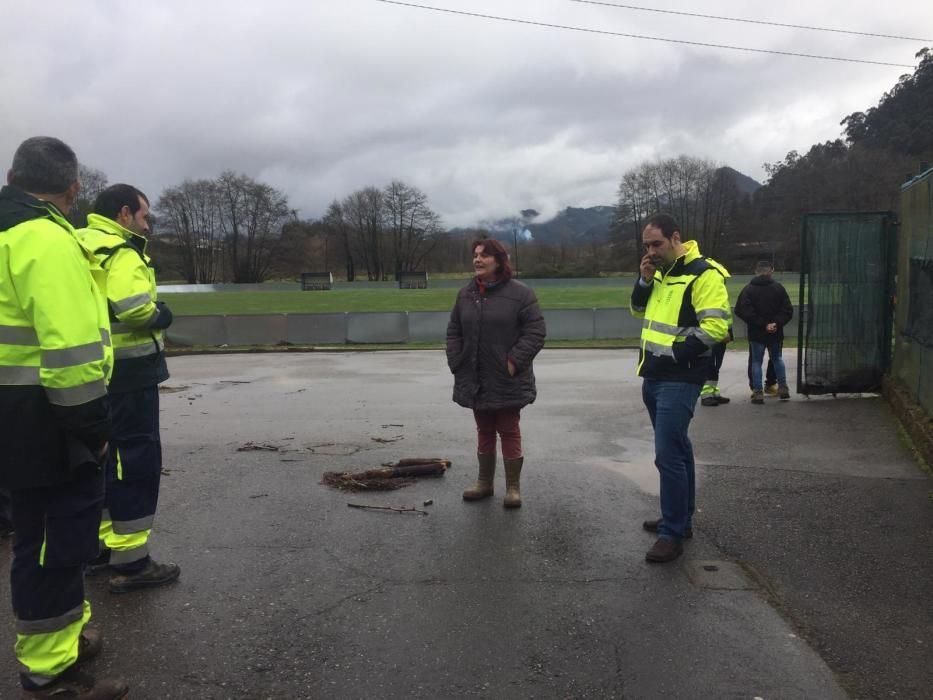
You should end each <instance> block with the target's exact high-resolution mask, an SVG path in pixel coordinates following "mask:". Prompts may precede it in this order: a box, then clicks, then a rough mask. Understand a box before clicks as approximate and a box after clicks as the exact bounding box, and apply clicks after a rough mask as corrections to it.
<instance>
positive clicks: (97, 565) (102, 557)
mask: <svg viewBox="0 0 933 700" xmlns="http://www.w3.org/2000/svg"><path fill="white" fill-rule="evenodd" d="M112 551H113V550H111V549H108V548H107V547H101V548H100V554H98V555H97V556H96V557H94V558H93V559H91V561H89V562H88V563H87V565H86V566H85V567H84V573H85V574H86V575H87V576H97V574H101V573H103V572H105V571H106V570H107V569H109V568H110V553H111V552H112Z"/></svg>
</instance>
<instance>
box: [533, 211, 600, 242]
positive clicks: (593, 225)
mask: <svg viewBox="0 0 933 700" xmlns="http://www.w3.org/2000/svg"><path fill="white" fill-rule="evenodd" d="M615 211H616V210H615V207H611V206H597V207H586V208H582V207H567V208H566V209H564V210H563V211H561V212H560V213H559V214H557V216H555V217H554V218H553V219H551V220H550V221H545V222H543V223H540V224H529V225H528V232H529V233H531V235H532V237H533V238H534V240H536V241H540V242H542V243H559V242H561V241H562V240H563V241H566V240H568V239H570V240H571V241H575V242H587V243H603V242H605V241H607V240H609V228H610V227H611V226H612V222H613V220H614V219H615Z"/></svg>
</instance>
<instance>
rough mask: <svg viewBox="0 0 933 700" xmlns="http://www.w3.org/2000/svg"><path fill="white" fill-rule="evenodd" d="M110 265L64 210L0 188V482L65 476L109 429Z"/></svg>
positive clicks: (89, 459) (19, 483) (14, 484)
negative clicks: (106, 292) (106, 269)
mask: <svg viewBox="0 0 933 700" xmlns="http://www.w3.org/2000/svg"><path fill="white" fill-rule="evenodd" d="M104 284H105V280H104V275H103V271H102V270H100V268H99V267H98V266H97V264H96V262H95V259H94V256H93V255H92V254H91V253H90V252H89V251H87V250H86V249H85V248H84V247H83V246H82V245H81V244H80V242H79V241H78V239H77V238H76V237H75V233H74V229H73V228H72V227H71V225H70V224H69V223H68V222H67V221H66V219H65V217H64V216H63V215H62V214H61V212H60V211H58V209H57V208H56V207H55V206H54V205H52V204H50V203H48V202H44V201H41V200H38V199H36V198H35V197H32V196H31V195H29V194H27V193H25V192H23V191H21V190H19V189H17V188H15V187H10V186H7V187H4V188H3V189H2V190H0V454H2V455H3V458H2V459H0V486H3V487H6V488H14V489H19V488H29V487H35V486H46V485H52V484H56V483H64V482H66V481H69V480H71V479H72V478H73V471H72V470H73V469H76V468H79V467H82V466H85V465H87V464H89V463H96V461H97V460H96V456H97V453H98V452H99V451H100V449H101V448H102V447H103V445H104V443H105V442H106V441H107V436H108V434H109V432H110V411H109V404H108V402H107V398H106V397H107V380H108V379H109V377H110V372H111V368H112V366H113V350H112V348H111V344H110V330H109V325H110V324H109V320H108V317H107V306H106V303H105V301H104V296H103V294H102V293H101V290H102V289H103V285H104Z"/></svg>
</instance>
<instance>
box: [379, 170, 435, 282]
mask: <svg viewBox="0 0 933 700" xmlns="http://www.w3.org/2000/svg"><path fill="white" fill-rule="evenodd" d="M382 197H383V213H384V217H385V224H384V225H385V231H386V234H387V235H388V236H389V239H390V241H391V254H392V259H393V263H394V268H395V275H396V279H397V278H398V275H399V273H401V272H410V271H412V270H417V269H421V265H422V263H423V261H424V259H425V257H426V256H427V255H428V254H429V253H430V252H431V251H432V250H433V249H434V247H435V246H436V245H437V238H436V234H437V233H438V232H439V231H440V230H441V220H440V217H439V216H438V215H437V214H435V213H434V212H433V211H431V209H430V207H428V198H427V196H426V195H425V194H424V192H422V191H421V190H419V189H418V188H417V187H411V186H410V185H406V184H405V183H404V182H399V181H398V180H394V181H392V182H390V183H389V184H388V185H386V187H385V189H384V190H383V192H382Z"/></svg>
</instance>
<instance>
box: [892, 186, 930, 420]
mask: <svg viewBox="0 0 933 700" xmlns="http://www.w3.org/2000/svg"><path fill="white" fill-rule="evenodd" d="M899 215H900V224H901V226H900V245H899V252H898V261H897V311H896V314H895V322H894V326H895V334H894V362H893V367H892V371H891V373H892V374H893V376H894V377H895V378H897V379H898V380H899V381H900V382H901V384H902V385H903V386H904V387H905V388H906V389H907V391H909V392H910V394H911V397H912V398H913V399H914V400H915V401H916V402H917V403H918V404H920V405H921V406H923V408H924V409H925V410H926V412H927V414H928V415H930V416H933V169H930V170H927V171H926V172H925V173H922V174H921V175H919V176H917V177H915V178H913V179H912V180H910V181H909V182H907V183H905V184H904V185H903V187H902V188H901V200H900V211H899Z"/></svg>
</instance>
